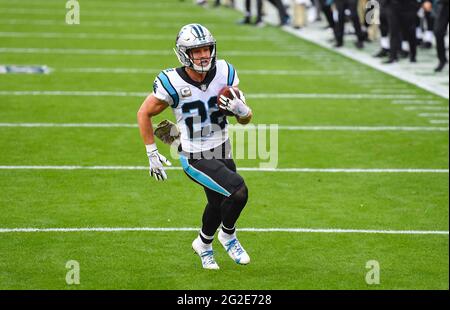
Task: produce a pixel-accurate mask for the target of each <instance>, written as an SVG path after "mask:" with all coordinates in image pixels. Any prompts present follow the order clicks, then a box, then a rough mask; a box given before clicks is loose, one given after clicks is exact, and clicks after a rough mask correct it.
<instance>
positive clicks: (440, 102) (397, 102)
mask: <svg viewBox="0 0 450 310" xmlns="http://www.w3.org/2000/svg"><path fill="white" fill-rule="evenodd" d="M391 103H392V104H400V105H402V104H414V105H429V104H443V103H444V101H439V100H393V101H392V102H391ZM447 103H448V102H447Z"/></svg>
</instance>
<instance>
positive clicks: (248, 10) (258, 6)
mask: <svg viewBox="0 0 450 310" xmlns="http://www.w3.org/2000/svg"><path fill="white" fill-rule="evenodd" d="M262 5H263V4H262V0H256V20H255V22H254V24H255V25H256V26H263V25H264V23H263V21H262V14H263V13H262ZM244 14H245V15H244V18H243V19H242V20H241V21H240V22H239V23H240V24H251V18H252V3H251V0H245V13H244Z"/></svg>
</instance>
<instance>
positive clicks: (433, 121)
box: [430, 119, 448, 124]
mask: <svg viewBox="0 0 450 310" xmlns="http://www.w3.org/2000/svg"><path fill="white" fill-rule="evenodd" d="M430 123H431V124H448V119H432V120H430Z"/></svg>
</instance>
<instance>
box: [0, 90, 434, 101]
mask: <svg viewBox="0 0 450 310" xmlns="http://www.w3.org/2000/svg"><path fill="white" fill-rule="evenodd" d="M149 93H150V92H125V91H61V90H53V91H45V90H17V91H14V90H0V96H11V95H12V96H107V97H147V96H148V94H149ZM245 97H246V98H251V99H395V98H420V96H417V95H406V94H399V95H396V94H390V95H382V94H337V93H336V94H318V93H310V94H308V93H291V94H289V93H284V94H283V93H281V94H280V93H271V94H247V95H246V96H245ZM424 98H427V96H425V97H424Z"/></svg>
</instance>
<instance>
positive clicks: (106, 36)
mask: <svg viewBox="0 0 450 310" xmlns="http://www.w3.org/2000/svg"><path fill="white" fill-rule="evenodd" d="M0 37H6V38H44V39H88V40H92V39H100V40H111V39H113V40H164V41H167V40H173V36H169V35H157V34H133V33H130V34H114V33H84V32H77V33H67V32H14V31H8V32H6V31H1V32H0ZM217 39H218V40H220V41H244V42H247V41H263V40H266V41H270V40H269V39H268V38H267V37H261V36H239V37H232V36H226V35H223V36H220V35H219V36H217Z"/></svg>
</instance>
